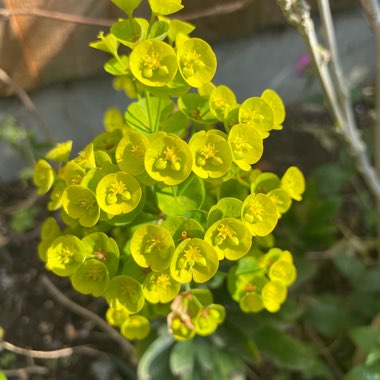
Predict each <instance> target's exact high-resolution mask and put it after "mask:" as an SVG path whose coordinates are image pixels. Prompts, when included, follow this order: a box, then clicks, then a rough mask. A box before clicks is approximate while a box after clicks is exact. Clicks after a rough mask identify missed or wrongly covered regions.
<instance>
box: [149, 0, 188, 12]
mask: <svg viewBox="0 0 380 380" xmlns="http://www.w3.org/2000/svg"><path fill="white" fill-rule="evenodd" d="M149 5H150V8H151V9H152V12H153V14H155V15H160V16H167V15H170V14H172V13H176V12H178V11H180V10H181V9H182V8H183V5H182V0H149Z"/></svg>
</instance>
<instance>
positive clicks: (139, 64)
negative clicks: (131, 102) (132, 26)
mask: <svg viewBox="0 0 380 380" xmlns="http://www.w3.org/2000/svg"><path fill="white" fill-rule="evenodd" d="M130 68H131V71H132V74H133V75H134V76H135V77H136V79H137V80H139V81H140V82H141V83H143V84H145V85H147V86H151V87H162V86H165V85H167V84H168V83H169V82H170V81H171V80H172V79H173V78H174V77H175V75H176V73H177V70H178V65H177V58H176V54H175V51H174V49H173V48H172V47H171V46H170V45H169V44H167V43H166V42H163V41H159V40H146V41H143V42H141V43H140V44H138V45H137V46H136V47H135V48H134V49H133V50H132V53H131V56H130Z"/></svg>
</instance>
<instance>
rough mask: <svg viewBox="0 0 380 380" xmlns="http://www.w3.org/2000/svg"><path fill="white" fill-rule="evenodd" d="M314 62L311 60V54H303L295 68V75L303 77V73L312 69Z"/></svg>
mask: <svg viewBox="0 0 380 380" xmlns="http://www.w3.org/2000/svg"><path fill="white" fill-rule="evenodd" d="M311 63H312V61H311V58H310V55H309V53H303V54H302V55H301V56H300V57H299V58H298V61H297V64H296V68H295V73H296V75H298V76H301V75H302V74H303V72H304V71H305V70H306V69H307V68H309V67H310V65H311Z"/></svg>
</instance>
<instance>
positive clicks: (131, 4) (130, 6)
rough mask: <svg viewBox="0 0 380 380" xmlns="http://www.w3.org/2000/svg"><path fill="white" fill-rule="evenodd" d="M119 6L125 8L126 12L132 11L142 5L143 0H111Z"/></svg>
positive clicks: (130, 12)
mask: <svg viewBox="0 0 380 380" xmlns="http://www.w3.org/2000/svg"><path fill="white" fill-rule="evenodd" d="M111 1H112V2H113V3H114V4H115V5H116V6H117V7H119V8H120V9H121V10H123V11H124V12H125V13H126V14H128V15H129V14H132V12H133V11H134V10H135V9H136V8H137V7H138V6H139V5H140V3H141V0H111Z"/></svg>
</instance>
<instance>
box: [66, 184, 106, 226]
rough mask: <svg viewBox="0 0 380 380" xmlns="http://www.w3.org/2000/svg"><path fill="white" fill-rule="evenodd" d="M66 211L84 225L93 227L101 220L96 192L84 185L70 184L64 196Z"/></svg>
mask: <svg viewBox="0 0 380 380" xmlns="http://www.w3.org/2000/svg"><path fill="white" fill-rule="evenodd" d="M62 206H63V209H64V210H65V212H66V213H67V214H68V215H69V216H70V217H71V218H73V219H78V222H79V224H80V225H81V226H83V227H93V226H95V224H96V223H97V222H98V220H99V216H100V209H99V206H98V203H97V201H96V196H95V194H94V193H93V192H92V191H91V190H90V189H87V188H86V187H84V186H81V185H71V186H68V187H67V188H66V190H65V192H64V194H63V197H62Z"/></svg>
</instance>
